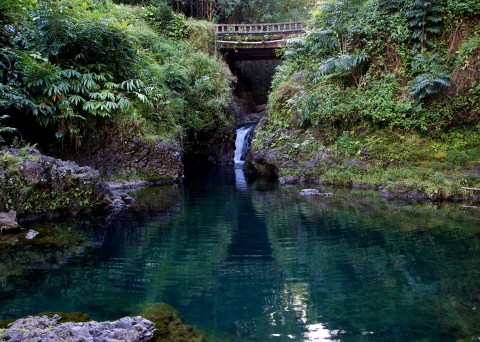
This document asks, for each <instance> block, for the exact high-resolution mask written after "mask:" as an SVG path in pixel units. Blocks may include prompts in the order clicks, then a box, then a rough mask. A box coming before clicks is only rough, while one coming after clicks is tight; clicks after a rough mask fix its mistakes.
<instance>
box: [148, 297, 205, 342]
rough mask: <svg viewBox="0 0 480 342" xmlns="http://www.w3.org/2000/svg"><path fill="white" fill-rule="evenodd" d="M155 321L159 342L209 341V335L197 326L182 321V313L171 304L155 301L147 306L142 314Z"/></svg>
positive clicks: (156, 336) (155, 339)
mask: <svg viewBox="0 0 480 342" xmlns="http://www.w3.org/2000/svg"><path fill="white" fill-rule="evenodd" d="M140 315H141V316H142V317H145V318H146V319H148V320H150V321H152V322H153V323H155V336H154V339H153V341H157V342H160V341H161V342H208V341H210V340H209V339H207V337H206V336H205V335H204V334H203V333H202V332H201V331H199V330H198V329H196V328H195V327H192V326H189V325H187V324H184V323H183V322H182V318H181V316H180V314H179V313H178V312H177V311H175V309H173V308H172V307H171V306H170V305H168V304H165V303H155V304H150V305H148V306H146V307H145V308H144V309H143V312H142V313H141V314H140Z"/></svg>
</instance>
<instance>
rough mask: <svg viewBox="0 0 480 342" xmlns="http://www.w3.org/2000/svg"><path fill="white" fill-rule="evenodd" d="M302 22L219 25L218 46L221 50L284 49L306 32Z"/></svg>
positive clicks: (217, 26) (217, 32)
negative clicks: (297, 36) (287, 42)
mask: <svg viewBox="0 0 480 342" xmlns="http://www.w3.org/2000/svg"><path fill="white" fill-rule="evenodd" d="M305 27H306V25H305V23H303V22H301V21H295V22H285V23H267V24H217V25H215V30H216V34H217V46H218V47H219V48H220V49H226V48H241V49H256V48H272V49H276V48H282V47H285V46H286V44H285V41H286V39H288V38H291V37H292V36H295V35H300V34H303V33H304V32H305Z"/></svg>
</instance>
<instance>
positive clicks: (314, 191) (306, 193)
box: [300, 189, 333, 197]
mask: <svg viewBox="0 0 480 342" xmlns="http://www.w3.org/2000/svg"><path fill="white" fill-rule="evenodd" d="M300 195H301V196H322V197H333V194H332V193H330V192H320V190H317V189H303V190H301V191H300Z"/></svg>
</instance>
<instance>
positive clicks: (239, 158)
mask: <svg viewBox="0 0 480 342" xmlns="http://www.w3.org/2000/svg"><path fill="white" fill-rule="evenodd" d="M254 127H255V125H248V126H242V127H239V128H238V129H237V138H236V139H235V156H234V158H233V161H234V162H235V164H243V163H244V162H245V154H246V153H245V152H246V151H247V149H248V145H249V141H248V138H249V133H250V132H251V131H252V130H253V128H254Z"/></svg>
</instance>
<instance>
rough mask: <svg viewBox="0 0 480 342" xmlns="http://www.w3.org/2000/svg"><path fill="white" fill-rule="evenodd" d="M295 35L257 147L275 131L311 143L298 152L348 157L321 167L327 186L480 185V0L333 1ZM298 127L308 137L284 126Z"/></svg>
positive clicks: (277, 137) (433, 188)
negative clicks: (301, 33) (303, 32)
mask: <svg viewBox="0 0 480 342" xmlns="http://www.w3.org/2000/svg"><path fill="white" fill-rule="evenodd" d="M290 43H291V47H290V48H288V49H286V51H285V52H284V62H283V64H282V65H281V66H280V67H279V68H278V71H277V74H276V76H275V79H274V82H273V90H272V92H271V94H270V99H269V108H270V115H269V118H268V125H267V128H265V129H263V131H262V132H259V134H258V139H257V140H256V142H257V148H259V147H260V146H261V145H262V144H263V143H264V142H265V141H267V139H266V137H265V136H266V135H269V134H270V138H271V135H272V134H273V136H274V140H275V141H277V145H281V143H278V141H279V140H282V139H283V140H284V145H288V144H290V143H297V145H298V143H300V142H301V143H302V147H301V149H303V152H302V153H300V154H299V156H297V157H296V158H303V159H304V160H307V161H308V160H309V159H311V158H314V159H315V158H316V157H315V155H316V154H317V153H320V154H321V153H324V152H322V151H325V149H328V152H327V153H330V154H332V155H336V156H337V157H338V160H337V161H336V162H333V164H334V165H330V167H329V168H328V170H326V169H325V168H322V167H319V168H318V169H317V170H315V171H312V172H313V173H314V175H312V177H320V178H321V179H322V180H323V181H327V182H333V183H341V184H352V183H367V184H370V185H372V186H373V185H380V184H381V185H387V184H390V185H391V187H395V186H397V185H398V184H399V183H404V185H405V183H408V182H410V184H407V185H409V186H411V187H413V188H417V189H421V190H424V191H427V192H428V193H429V194H433V193H434V192H436V191H437V192H438V191H444V190H445V189H446V191H447V193H450V194H451V193H454V192H458V191H460V189H461V187H462V186H474V185H478V181H479V175H478V172H476V171H474V170H477V169H479V167H478V165H479V163H480V159H479V155H480V139H479V137H480V112H479V108H480V2H478V0H455V1H453V0H435V1H431V0H360V1H359V0H342V1H336V0H329V1H326V2H324V3H323V4H322V5H321V6H320V7H319V8H318V9H317V10H316V11H315V12H314V14H313V16H312V19H311V20H310V22H309V28H308V32H307V34H306V35H305V37H302V38H298V39H293V40H292V41H291V42H290ZM292 128H296V129H299V130H303V132H306V135H307V136H308V137H309V138H305V136H303V137H302V138H301V140H295V139H296V138H291V137H290V136H289V134H284V133H282V130H285V129H292ZM273 132H276V133H275V134H274V133H273ZM262 134H264V135H265V136H264V137H263V138H262ZM309 139H310V140H309ZM303 145H308V146H303ZM295 146H296V145H295ZM295 146H294V147H295ZM262 148H268V146H263V147H262ZM299 149H300V148H299ZM299 149H297V150H299ZM294 150H295V149H294ZM296 152H297V151H295V153H296ZM351 158H355V159H356V160H355V161H354V162H351V163H350V164H349V163H345V162H344V161H345V160H351ZM358 160H360V161H361V162H358ZM364 162H365V163H364ZM352 164H356V165H352ZM281 172H282V173H283V174H291V173H294V172H293V171H292V170H283V171H281Z"/></svg>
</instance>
